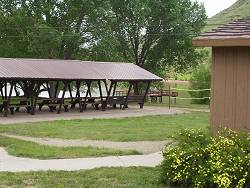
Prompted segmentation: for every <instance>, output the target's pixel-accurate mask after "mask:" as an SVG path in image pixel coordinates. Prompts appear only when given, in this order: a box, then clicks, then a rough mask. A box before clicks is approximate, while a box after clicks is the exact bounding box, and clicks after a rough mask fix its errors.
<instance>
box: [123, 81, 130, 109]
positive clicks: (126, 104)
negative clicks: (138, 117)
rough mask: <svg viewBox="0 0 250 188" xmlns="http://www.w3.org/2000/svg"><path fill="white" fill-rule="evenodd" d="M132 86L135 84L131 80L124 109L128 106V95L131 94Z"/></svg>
mask: <svg viewBox="0 0 250 188" xmlns="http://www.w3.org/2000/svg"><path fill="white" fill-rule="evenodd" d="M132 86H133V83H132V82H129V89H128V93H127V96H126V98H125V102H124V106H123V108H122V109H123V110H124V109H125V108H127V107H128V97H129V94H130V92H131V89H132Z"/></svg>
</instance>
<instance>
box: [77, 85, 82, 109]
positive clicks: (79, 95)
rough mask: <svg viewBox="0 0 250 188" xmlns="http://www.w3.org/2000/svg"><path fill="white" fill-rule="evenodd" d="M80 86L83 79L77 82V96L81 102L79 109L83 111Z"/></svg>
mask: <svg viewBox="0 0 250 188" xmlns="http://www.w3.org/2000/svg"><path fill="white" fill-rule="evenodd" d="M80 87H81V81H77V82H76V90H77V91H76V97H77V98H78V103H79V110H80V112H82V111H83V108H82V99H81V94H80Z"/></svg>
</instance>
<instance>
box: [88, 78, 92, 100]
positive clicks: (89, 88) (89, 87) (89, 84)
mask: <svg viewBox="0 0 250 188" xmlns="http://www.w3.org/2000/svg"><path fill="white" fill-rule="evenodd" d="M91 83H92V81H89V82H88V83H87V87H88V91H89V97H92V94H91Z"/></svg>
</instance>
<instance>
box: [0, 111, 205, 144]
mask: <svg viewBox="0 0 250 188" xmlns="http://www.w3.org/2000/svg"><path fill="white" fill-rule="evenodd" d="M208 126H209V113H205V112H193V113H187V114H179V115H162V116H146V117H136V118H124V119H94V120H68V121H65V120H62V121H51V122H39V123H24V124H16V125H0V133H8V134H15V135H25V136H32V137H50V138H63V139H84V140H89V139H90V140H112V141H142V140H166V139H167V138H169V137H171V136H173V135H175V134H176V133H177V132H179V131H180V130H182V129H191V128H195V129H196V128H201V129H206V128H207V127H208Z"/></svg>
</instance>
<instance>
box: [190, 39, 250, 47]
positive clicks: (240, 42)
mask: <svg viewBox="0 0 250 188" xmlns="http://www.w3.org/2000/svg"><path fill="white" fill-rule="evenodd" d="M192 43H193V46H196V47H213V46H215V47H216V46H218V47H219V46H221V47H223V46H225V47H226V46H227V47H229V46H250V38H249V37H248V38H243V37H239V38H228V37H227V38H222V37H221V38H220V37H217V38H216V37H197V38H194V39H193V41H192Z"/></svg>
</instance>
